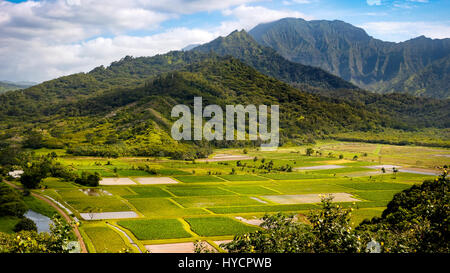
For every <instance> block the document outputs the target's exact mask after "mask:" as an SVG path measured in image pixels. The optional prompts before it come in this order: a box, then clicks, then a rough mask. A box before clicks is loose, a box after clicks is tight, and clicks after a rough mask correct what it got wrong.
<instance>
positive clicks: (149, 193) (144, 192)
mask: <svg viewBox="0 0 450 273" xmlns="http://www.w3.org/2000/svg"><path fill="white" fill-rule="evenodd" d="M132 190H133V191H134V192H135V193H136V194H130V195H124V196H123V197H124V198H127V199H128V198H149V197H171V195H170V194H169V193H168V192H166V191H164V190H163V189H161V188H159V187H143V186H136V187H132Z"/></svg>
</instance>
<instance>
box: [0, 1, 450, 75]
mask: <svg viewBox="0 0 450 273" xmlns="http://www.w3.org/2000/svg"><path fill="white" fill-rule="evenodd" d="M449 14H450V0H284V1H274V0H272V1H270V0H127V1H124V0H40V1H37V0H34V1H26V0H25V1H24V0H11V1H5V0H0V80H9V81H33V82H42V81H46V80H50V79H53V78H56V77H60V76H63V75H69V74H73V73H78V72H89V71H90V70H92V69H93V68H95V67H97V66H100V65H104V66H108V65H109V64H110V63H111V62H113V61H117V60H120V59H121V58H123V57H124V56H126V55H130V56H134V57H139V56H153V55H155V54H162V53H166V52H168V51H171V50H179V49H182V48H183V47H185V46H187V45H190V44H199V43H205V42H209V41H211V40H213V39H214V38H216V37H218V36H226V35H227V34H229V33H230V32H232V31H233V30H235V29H238V30H241V29H245V30H250V29H251V28H253V27H254V26H256V25H257V24H259V23H265V22H271V21H275V20H278V19H281V18H284V17H296V18H303V19H305V20H322V19H325V20H342V21H345V22H348V23H351V24H353V25H355V26H358V27H361V28H363V29H364V30H366V32H367V33H368V34H369V35H371V36H373V37H375V38H378V39H381V40H385V41H392V42H401V41H405V40H408V39H411V38H414V37H417V36H420V35H425V36H427V37H430V38H450V16H449Z"/></svg>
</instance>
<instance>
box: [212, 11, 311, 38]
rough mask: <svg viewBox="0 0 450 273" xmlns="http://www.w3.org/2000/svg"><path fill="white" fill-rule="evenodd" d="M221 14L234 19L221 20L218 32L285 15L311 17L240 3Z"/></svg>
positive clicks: (309, 17) (227, 31)
mask: <svg viewBox="0 0 450 273" xmlns="http://www.w3.org/2000/svg"><path fill="white" fill-rule="evenodd" d="M222 13H223V15H225V16H230V17H234V20H229V21H225V22H222V24H221V26H220V28H219V29H218V32H219V33H220V34H221V35H222V34H227V33H229V32H231V31H233V30H236V29H239V30H240V29H245V30H250V29H251V28H253V27H255V26H256V25H258V24H260V23H267V22H272V21H276V20H278V19H281V18H285V17H296V18H303V19H307V20H310V19H312V18H313V17H312V16H308V15H306V14H304V13H301V12H298V11H292V10H272V9H268V8H265V7H261V6H247V5H240V6H238V7H236V8H233V9H226V10H224V11H223V12H222Z"/></svg>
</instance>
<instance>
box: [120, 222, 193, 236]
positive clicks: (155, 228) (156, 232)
mask: <svg viewBox="0 0 450 273" xmlns="http://www.w3.org/2000/svg"><path fill="white" fill-rule="evenodd" d="M117 223H118V224H119V225H121V226H122V227H124V228H126V229H128V230H130V231H131V232H132V233H133V234H134V235H135V236H136V238H138V239H139V240H159V239H174V238H188V237H192V235H191V234H190V233H189V232H187V231H186V230H185V229H184V228H183V224H182V223H181V222H180V221H179V220H178V219H147V220H126V221H119V222H117Z"/></svg>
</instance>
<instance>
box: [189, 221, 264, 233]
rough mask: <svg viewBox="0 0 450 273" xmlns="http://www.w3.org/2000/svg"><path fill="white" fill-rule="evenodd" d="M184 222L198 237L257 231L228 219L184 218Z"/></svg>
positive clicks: (254, 228)
mask: <svg viewBox="0 0 450 273" xmlns="http://www.w3.org/2000/svg"><path fill="white" fill-rule="evenodd" d="M185 220H186V221H187V222H188V223H189V224H190V226H191V229H192V230H193V231H194V232H195V233H197V234H198V235H200V236H220V235H237V234H243V233H246V232H252V231H256V230H257V229H258V228H257V227H254V226H249V225H246V224H243V223H241V222H239V221H237V220H234V219H231V218H228V217H201V218H186V219H185Z"/></svg>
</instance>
